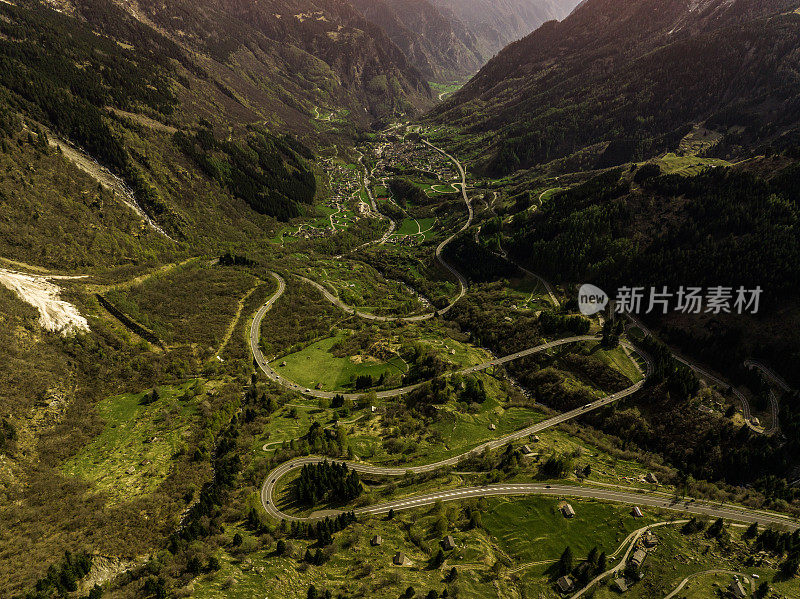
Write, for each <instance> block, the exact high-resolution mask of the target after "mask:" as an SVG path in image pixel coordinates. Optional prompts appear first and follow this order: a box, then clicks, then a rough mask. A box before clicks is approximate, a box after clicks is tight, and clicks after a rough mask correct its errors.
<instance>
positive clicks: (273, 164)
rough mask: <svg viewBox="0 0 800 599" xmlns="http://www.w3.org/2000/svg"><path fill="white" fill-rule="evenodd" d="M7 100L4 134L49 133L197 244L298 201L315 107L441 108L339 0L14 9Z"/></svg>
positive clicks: (306, 176) (6, 12)
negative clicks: (305, 141)
mask: <svg viewBox="0 0 800 599" xmlns="http://www.w3.org/2000/svg"><path fill="white" fill-rule="evenodd" d="M53 8H55V9H56V10H53ZM309 9H310V12H309ZM100 32H102V34H101V33H100ZM0 98H1V99H2V105H3V107H4V108H6V109H7V110H6V111H5V112H4V115H3V119H4V122H5V125H4V128H5V129H6V131H7V135H9V136H14V137H16V136H18V135H22V136H23V137H24V136H25V134H26V133H25V131H23V130H22V128H23V127H25V128H27V129H31V130H32V132H33V133H32V134H33V137H34V140H39V136H38V134H37V133H36V132H37V131H39V130H41V132H42V133H43V136H42V138H41V139H42V140H43V141H42V142H41V144H40V145H41V147H42V148H43V149H44V150H46V149H47V145H48V143H49V142H52V143H53V144H55V145H57V146H59V147H60V148H61V149H62V150H64V149H65V148H66V149H67V151H66V152H65V153H64V155H65V156H66V157H70V158H71V159H72V160H73V161H77V162H80V163H82V164H83V165H84V166H85V167H86V168H88V170H89V171H92V170H97V173H98V174H97V177H99V178H100V179H104V178H105V179H107V180H109V181H112V183H111V185H110V186H109V185H107V187H111V188H113V187H118V189H117V191H118V192H120V195H118V197H117V201H119V202H121V203H129V204H138V206H139V207H140V208H141V209H142V210H143V211H144V212H145V213H146V215H147V217H148V218H149V219H150V220H152V221H154V222H155V223H156V224H157V225H158V227H160V228H162V229H164V230H165V231H166V232H167V234H168V235H169V236H170V237H172V238H173V239H175V240H177V241H179V242H185V243H189V244H194V243H200V244H207V243H209V242H212V241H213V242H223V241H224V242H230V241H234V240H237V239H239V240H243V239H247V238H249V237H250V235H249V234H248V233H246V232H247V231H250V232H251V233H252V232H253V231H254V230H263V229H264V225H265V224H267V223H269V222H270V217H275V218H280V219H285V218H290V217H293V216H297V215H298V214H299V213H300V212H301V211H302V210H303V205H304V204H306V205H307V204H308V203H309V202H310V201H311V200H312V199H313V198H314V194H315V182H314V174H313V172H312V170H313V166H312V160H311V159H313V155H312V154H311V153H310V151H309V150H308V149H307V148H305V147H303V145H302V143H300V144H298V143H297V142H296V141H295V140H293V139H290V138H287V137H286V135H287V134H294V135H295V136H299V137H300V138H308V137H311V136H317V131H316V128H315V126H314V124H313V121H314V114H315V112H314V110H315V108H316V107H319V109H321V110H322V109H325V108H329V107H330V108H331V109H332V108H338V109H340V110H342V111H346V113H348V114H349V115H350V116H349V119H348V120H349V121H350V122H351V123H352V124H351V125H350V127H352V129H353V130H355V128H358V127H359V126H366V125H368V124H369V123H370V122H372V121H373V120H374V119H376V118H380V117H382V116H386V115H389V114H394V113H397V112H406V111H412V112H413V111H414V110H416V108H418V107H420V108H421V107H425V106H427V105H428V103H429V102H431V94H430V89H429V87H428V84H427V82H426V81H425V79H424V78H423V77H422V75H421V74H420V73H419V72H418V71H417V70H416V69H414V68H413V67H412V66H411V65H410V64H409V62H408V60H407V59H406V57H405V55H404V54H403V52H402V51H400V50H399V49H398V48H397V47H396V46H395V45H394V44H393V43H392V42H391V41H390V40H389V39H388V38H387V37H386V35H385V34H384V33H383V31H382V30H380V29H379V28H377V27H376V26H374V25H372V24H370V23H369V22H367V21H366V20H365V19H364V18H363V17H361V16H360V15H359V14H358V13H357V12H356V11H355V9H353V8H352V6H351V5H350V4H349V3H347V2H342V1H339V0H322V1H320V2H296V1H292V0H285V1H284V0H280V1H279V0H273V1H271V2H269V3H256V2H253V1H250V0H247V1H245V0H241V1H237V2H217V1H216V0H205V1H203V2H191V3H190V2H180V1H179V2H170V3H168V4H166V5H163V6H162V5H161V4H160V3H154V2H147V1H143V2H138V3H134V2H120V3H114V2H112V1H110V0H50V1H49V2H48V3H47V4H45V3H42V2H38V1H35V0H23V1H21V2H19V3H18V4H10V3H3V4H2V5H0ZM36 143H39V141H36ZM95 161H97V162H98V163H99V165H96V164H95ZM100 165H102V167H107V168H108V169H110V173H107V174H103V172H102V169H101V166H100ZM84 170H86V169H84ZM115 176H116V177H119V178H120V179H119V181H118V184H117V183H114V181H115V180H114V177H115ZM97 177H96V178H97ZM128 195H130V197H127V196H128ZM31 197H32V196H31ZM23 198H24V196H23ZM30 208H31V209H30V210H22V213H23V214H33V213H35V212H36V210H35V209H33V207H32V206H31V207H30ZM76 211H77V210H76ZM5 222H6V224H7V226H8V227H13V226H15V225H14V223H12V222H11V221H5ZM80 222H81V223H82V224H83V225H84V226H87V227H89V226H90V221H88V220H83V221H80ZM18 224H19V223H17V225H18ZM148 230H149V229H148V228H145V234H149V233H148V232H147V231H148ZM9 235H11V232H9ZM40 241H44V238H42V239H40ZM52 241H54V242H56V245H59V242H58V239H55V240H52ZM63 241H64V243H65V244H67V245H69V244H70V241H69V240H67V239H66V237H64V238H63ZM31 252H33V253H35V251H33V246H31V247H29V248H27V249H26V250H25V251H24V252H22V251H21V252H20V253H31ZM113 253H114V252H112V254H113ZM6 257H9V258H15V259H17V258H19V256H14V255H7V256H6ZM92 262H93V264H94V263H95V262H94V261H92ZM100 262H102V261H100Z"/></svg>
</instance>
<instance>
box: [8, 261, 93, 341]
mask: <svg viewBox="0 0 800 599" xmlns="http://www.w3.org/2000/svg"><path fill="white" fill-rule="evenodd" d="M76 278H80V277H63V276H62V277H59V276H42V275H33V274H28V273H22V272H17V271H13V270H6V269H4V268H0V283H2V284H3V285H4V286H5V287H7V288H8V289H10V290H11V291H13V292H14V293H16V294H17V296H19V298H20V299H21V300H22V301H24V302H26V303H28V304H30V305H31V306H33V307H34V308H36V309H37V310H38V311H39V324H40V325H41V326H42V328H44V329H45V330H48V331H51V332H53V333H60V334H62V335H69V334H73V333H79V332H88V331H89V323H88V321H87V320H86V319H85V318H84V317H83V316H82V315H81V313H80V312H79V311H78V309H77V308H76V307H75V306H74V305H72V304H70V303H69V302H67V301H64V300H62V299H61V288H60V287H59V286H58V285H56V284H55V283H53V282H52V281H53V280H58V279H76Z"/></svg>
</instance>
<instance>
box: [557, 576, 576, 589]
mask: <svg viewBox="0 0 800 599" xmlns="http://www.w3.org/2000/svg"><path fill="white" fill-rule="evenodd" d="M556 586H557V587H558V590H559V591H560V592H562V593H569V592H571V591H574V590H575V579H574V578H572V576H562V577H561V578H559V579H558V580H556Z"/></svg>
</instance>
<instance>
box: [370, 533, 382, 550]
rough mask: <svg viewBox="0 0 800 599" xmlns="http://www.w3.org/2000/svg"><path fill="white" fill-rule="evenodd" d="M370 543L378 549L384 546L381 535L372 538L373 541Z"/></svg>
mask: <svg viewBox="0 0 800 599" xmlns="http://www.w3.org/2000/svg"><path fill="white" fill-rule="evenodd" d="M370 542H371V543H372V546H373V547H378V546H380V545H382V544H383V539H382V538H381V535H375V536H374V537H372V541H370Z"/></svg>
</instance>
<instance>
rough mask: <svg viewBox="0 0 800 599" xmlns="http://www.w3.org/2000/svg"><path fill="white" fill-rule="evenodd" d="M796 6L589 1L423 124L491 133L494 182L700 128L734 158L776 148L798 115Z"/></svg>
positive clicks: (658, 146)
mask: <svg viewBox="0 0 800 599" xmlns="http://www.w3.org/2000/svg"><path fill="white" fill-rule="evenodd" d="M795 8H796V2H794V1H793V0H767V1H763V0H735V1H730V0H705V1H703V2H691V3H688V2H686V1H685V0H668V1H663V0H645V1H642V2H635V3H631V2H627V1H625V0H589V1H588V2H586V3H585V4H584V5H583V6H581V7H580V8H579V9H577V10H576V11H575V12H574V13H573V14H572V15H571V16H569V17H568V18H567V19H565V20H564V21H563V22H561V23H547V24H545V25H544V26H543V27H541V28H540V29H539V30H537V31H535V32H534V33H532V34H531V35H530V36H528V37H527V38H525V39H523V40H521V41H519V42H517V43H515V44H512V45H511V46H509V47H508V48H506V49H505V50H504V51H503V52H502V53H500V54H499V55H498V56H497V57H496V58H495V59H493V60H492V61H491V62H489V63H488V64H487V65H486V66H485V67H484V68H483V69H482V70H481V71H480V72H479V73H478V75H476V77H475V78H474V79H473V80H472V81H471V82H470V83H469V84H468V85H467V86H465V87H464V88H463V89H462V90H461V91H460V92H459V93H458V94H456V95H455V96H454V97H453V98H452V99H451V100H450V101H448V102H447V103H446V104H445V105H444V106H442V107H441V108H440V109H439V110H437V111H436V113H435V115H434V118H435V119H436V120H438V121H441V122H450V123H453V122H454V123H456V124H457V125H459V126H461V127H462V128H464V130H465V131H468V132H469V133H473V134H479V135H480V134H482V133H486V132H488V131H491V132H492V133H493V136H492V139H493V141H492V147H493V152H492V158H491V159H489V160H487V161H486V162H485V166H486V167H487V169H488V170H489V171H491V172H495V173H498V174H499V173H503V172H508V171H510V170H513V169H515V168H518V167H519V166H528V165H532V164H536V163H541V162H547V161H550V160H553V159H556V158H560V157H563V156H567V155H570V154H572V153H574V152H577V151H579V150H581V149H583V148H585V147H587V146H591V145H593V144H607V142H611V141H613V142H614V143H613V144H612V146H611V147H610V148H606V147H605V146H600V147H601V149H605V150H606V151H607V154H606V156H605V157H604V159H603V161H601V162H600V163H599V164H600V165H602V164H614V163H616V164H619V163H622V162H625V161H626V160H629V159H631V158H642V157H646V156H648V155H650V154H652V153H655V152H657V151H660V150H662V149H665V148H669V147H674V146H677V142H678V140H680V139H681V138H682V137H683V136H684V135H685V134H686V133H688V132H689V130H690V129H691V126H692V124H694V123H697V122H702V121H706V122H707V123H706V124H707V126H709V127H711V128H713V129H716V130H718V131H719V132H720V133H723V134H725V138H724V139H723V141H722V143H721V144H720V148H728V149H730V151H731V152H733V153H735V151H736V150H735V148H736V147H737V146H741V145H742V144H752V143H759V142H762V141H774V142H778V143H780V141H781V139H780V136H781V135H782V134H784V133H786V132H787V131H790V130H792V129H794V128H795V127H796V125H797V124H798V120H799V119H800V98H798V89H800V87H799V86H798V77H799V76H800V75H799V74H798V73H799V72H800V53H798V49H800V38H799V37H798V36H797V30H798V26H800V15H798V14H796V13H795V12H794V9H795ZM476 115H481V116H479V117H478V118H476ZM498 133H499V135H498ZM480 143H481V146H485V142H483V141H481V142H480Z"/></svg>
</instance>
